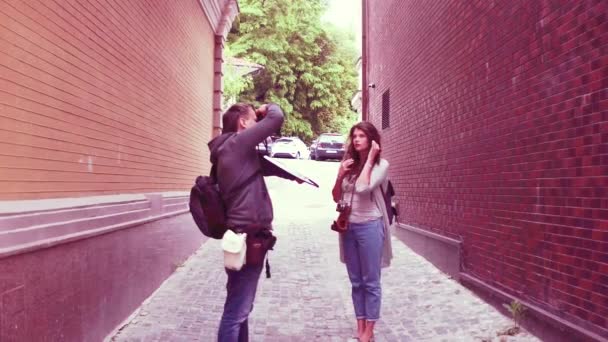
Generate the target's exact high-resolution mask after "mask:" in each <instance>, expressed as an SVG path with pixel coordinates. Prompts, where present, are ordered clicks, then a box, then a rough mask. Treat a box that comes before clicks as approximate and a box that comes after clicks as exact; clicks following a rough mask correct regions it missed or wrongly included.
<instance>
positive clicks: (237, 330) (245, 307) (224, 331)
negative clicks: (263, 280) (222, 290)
mask: <svg viewBox="0 0 608 342" xmlns="http://www.w3.org/2000/svg"><path fill="white" fill-rule="evenodd" d="M262 268H263V265H244V266H243V268H242V269H241V270H240V271H232V270H229V269H226V274H228V282H227V283H226V290H227V294H226V303H225V304H224V314H223V315H222V320H221V321H220V329H219V331H218V334H217V340H218V341H219V342H247V341H249V326H248V324H247V319H248V318H249V313H251V310H253V301H254V299H255V292H256V290H257V288H258V280H260V273H262Z"/></svg>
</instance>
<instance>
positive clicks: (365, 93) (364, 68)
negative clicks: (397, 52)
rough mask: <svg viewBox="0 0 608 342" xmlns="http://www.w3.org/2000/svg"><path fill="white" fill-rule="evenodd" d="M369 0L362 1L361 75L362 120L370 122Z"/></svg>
mask: <svg viewBox="0 0 608 342" xmlns="http://www.w3.org/2000/svg"><path fill="white" fill-rule="evenodd" d="M367 2H368V1H367V0H362V8H361V9H362V12H361V14H362V15H361V20H362V25H361V26H362V31H363V32H362V33H361V42H362V44H363V46H362V56H361V73H362V74H363V84H362V85H361V110H362V115H361V119H362V120H363V121H367V120H368V112H369V87H368V86H367V85H368V81H367V80H368V75H367V73H368V59H369V51H368V47H369V43H368V41H367V39H368V20H367V15H368V10H369V9H368V4H367Z"/></svg>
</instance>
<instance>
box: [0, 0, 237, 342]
mask: <svg viewBox="0 0 608 342" xmlns="http://www.w3.org/2000/svg"><path fill="white" fill-rule="evenodd" d="M237 13H238V4H237V3H236V1H235V0H212V1H211V0H210V1H199V0H187V1H177V2H165V1H160V2H150V1H142V0H137V1H128V2H124V1H89V2H75V1H64V2H62V1H43V2H41V1H35V0H27V1H12V0H0V23H1V24H0V51H1V53H0V75H1V76H0V183H1V184H2V186H1V187H0V316H1V317H0V340H2V341H15V340H19V341H33V340H40V339H43V340H66V341H84V340H101V339H103V338H104V337H105V336H106V335H107V334H109V333H111V332H112V330H113V329H114V328H116V327H117V325H119V324H120V323H121V322H122V321H123V320H124V319H125V318H127V316H128V315H129V314H130V313H131V312H132V311H133V310H135V309H136V308H137V307H138V306H139V305H140V304H141V302H142V301H143V300H144V299H145V298H147V297H148V296H149V295H150V294H151V293H152V292H153V291H154V290H155V289H156V288H157V287H158V286H159V285H160V284H161V283H162V281H163V280H164V279H165V278H166V277H168V276H169V275H170V274H171V273H172V272H173V271H174V270H175V268H176V267H177V265H179V264H181V262H182V261H183V260H184V259H185V258H187V257H188V256H189V255H190V254H191V253H192V252H193V251H194V250H196V249H197V248H198V247H199V246H200V244H201V243H202V241H203V240H202V238H201V237H202V235H201V234H200V232H198V230H197V228H196V227H195V226H194V224H193V222H192V219H191V217H190V216H189V214H188V212H187V211H188V206H187V195H188V192H187V191H188V190H189V188H190V187H191V186H192V184H193V181H194V178H195V177H196V176H198V175H200V174H204V173H207V172H208V170H209V166H210V165H209V155H208V149H207V145H206V144H207V142H208V141H209V140H210V138H211V137H212V136H213V135H214V134H216V133H217V132H218V131H219V129H220V126H219V125H220V120H219V115H220V110H221V75H222V62H223V61H222V48H223V44H224V40H225V36H226V33H227V31H228V29H229V28H230V26H231V23H232V20H233V18H234V17H235V15H236V14H237Z"/></svg>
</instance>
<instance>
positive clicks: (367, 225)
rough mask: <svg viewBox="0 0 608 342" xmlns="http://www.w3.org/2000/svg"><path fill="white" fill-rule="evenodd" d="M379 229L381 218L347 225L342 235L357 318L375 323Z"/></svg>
mask: <svg viewBox="0 0 608 342" xmlns="http://www.w3.org/2000/svg"><path fill="white" fill-rule="evenodd" d="M383 226H384V223H383V221H382V219H377V220H374V221H369V222H364V223H350V224H349V226H348V230H347V231H346V233H345V234H344V259H345V261H346V270H347V271H348V277H349V278H350V283H351V284H352V298H353V305H354V307H355V315H356V316H357V319H365V320H368V321H377V320H378V319H379V318H380V303H381V299H382V288H381V287H380V270H381V265H382V246H383V245H384V229H383V228H384V227H383Z"/></svg>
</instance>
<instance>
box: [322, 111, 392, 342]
mask: <svg viewBox="0 0 608 342" xmlns="http://www.w3.org/2000/svg"><path fill="white" fill-rule="evenodd" d="M349 140H350V143H349V145H348V150H347V153H346V155H345V157H344V160H343V161H342V163H341V165H340V170H339V171H338V177H337V179H336V183H335V185H334V188H333V190H332V195H333V199H334V201H335V202H336V203H338V202H341V203H343V204H348V205H351V213H350V216H349V220H348V222H349V223H348V229H347V231H346V232H344V233H341V234H340V257H341V260H342V261H343V262H344V263H346V270H347V271H348V276H349V278H350V282H351V285H352V300H353V305H354V308H355V315H356V318H357V335H358V338H359V340H360V341H363V342H368V341H371V340H373V335H374V325H375V324H376V321H378V319H379V318H380V303H381V297H382V290H381V286H380V273H381V272H380V269H381V267H386V266H388V265H389V264H390V259H391V258H392V250H391V245H390V241H391V240H390V233H389V223H388V216H387V211H386V206H385V202H384V196H383V189H386V187H387V183H388V180H387V175H388V166H389V163H388V161H386V160H385V159H381V158H380V146H381V145H380V134H379V133H378V130H377V129H376V127H374V125H372V124H371V123H369V122H360V123H358V124H356V125H355V126H353V127H352V128H351V130H350V135H349Z"/></svg>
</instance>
